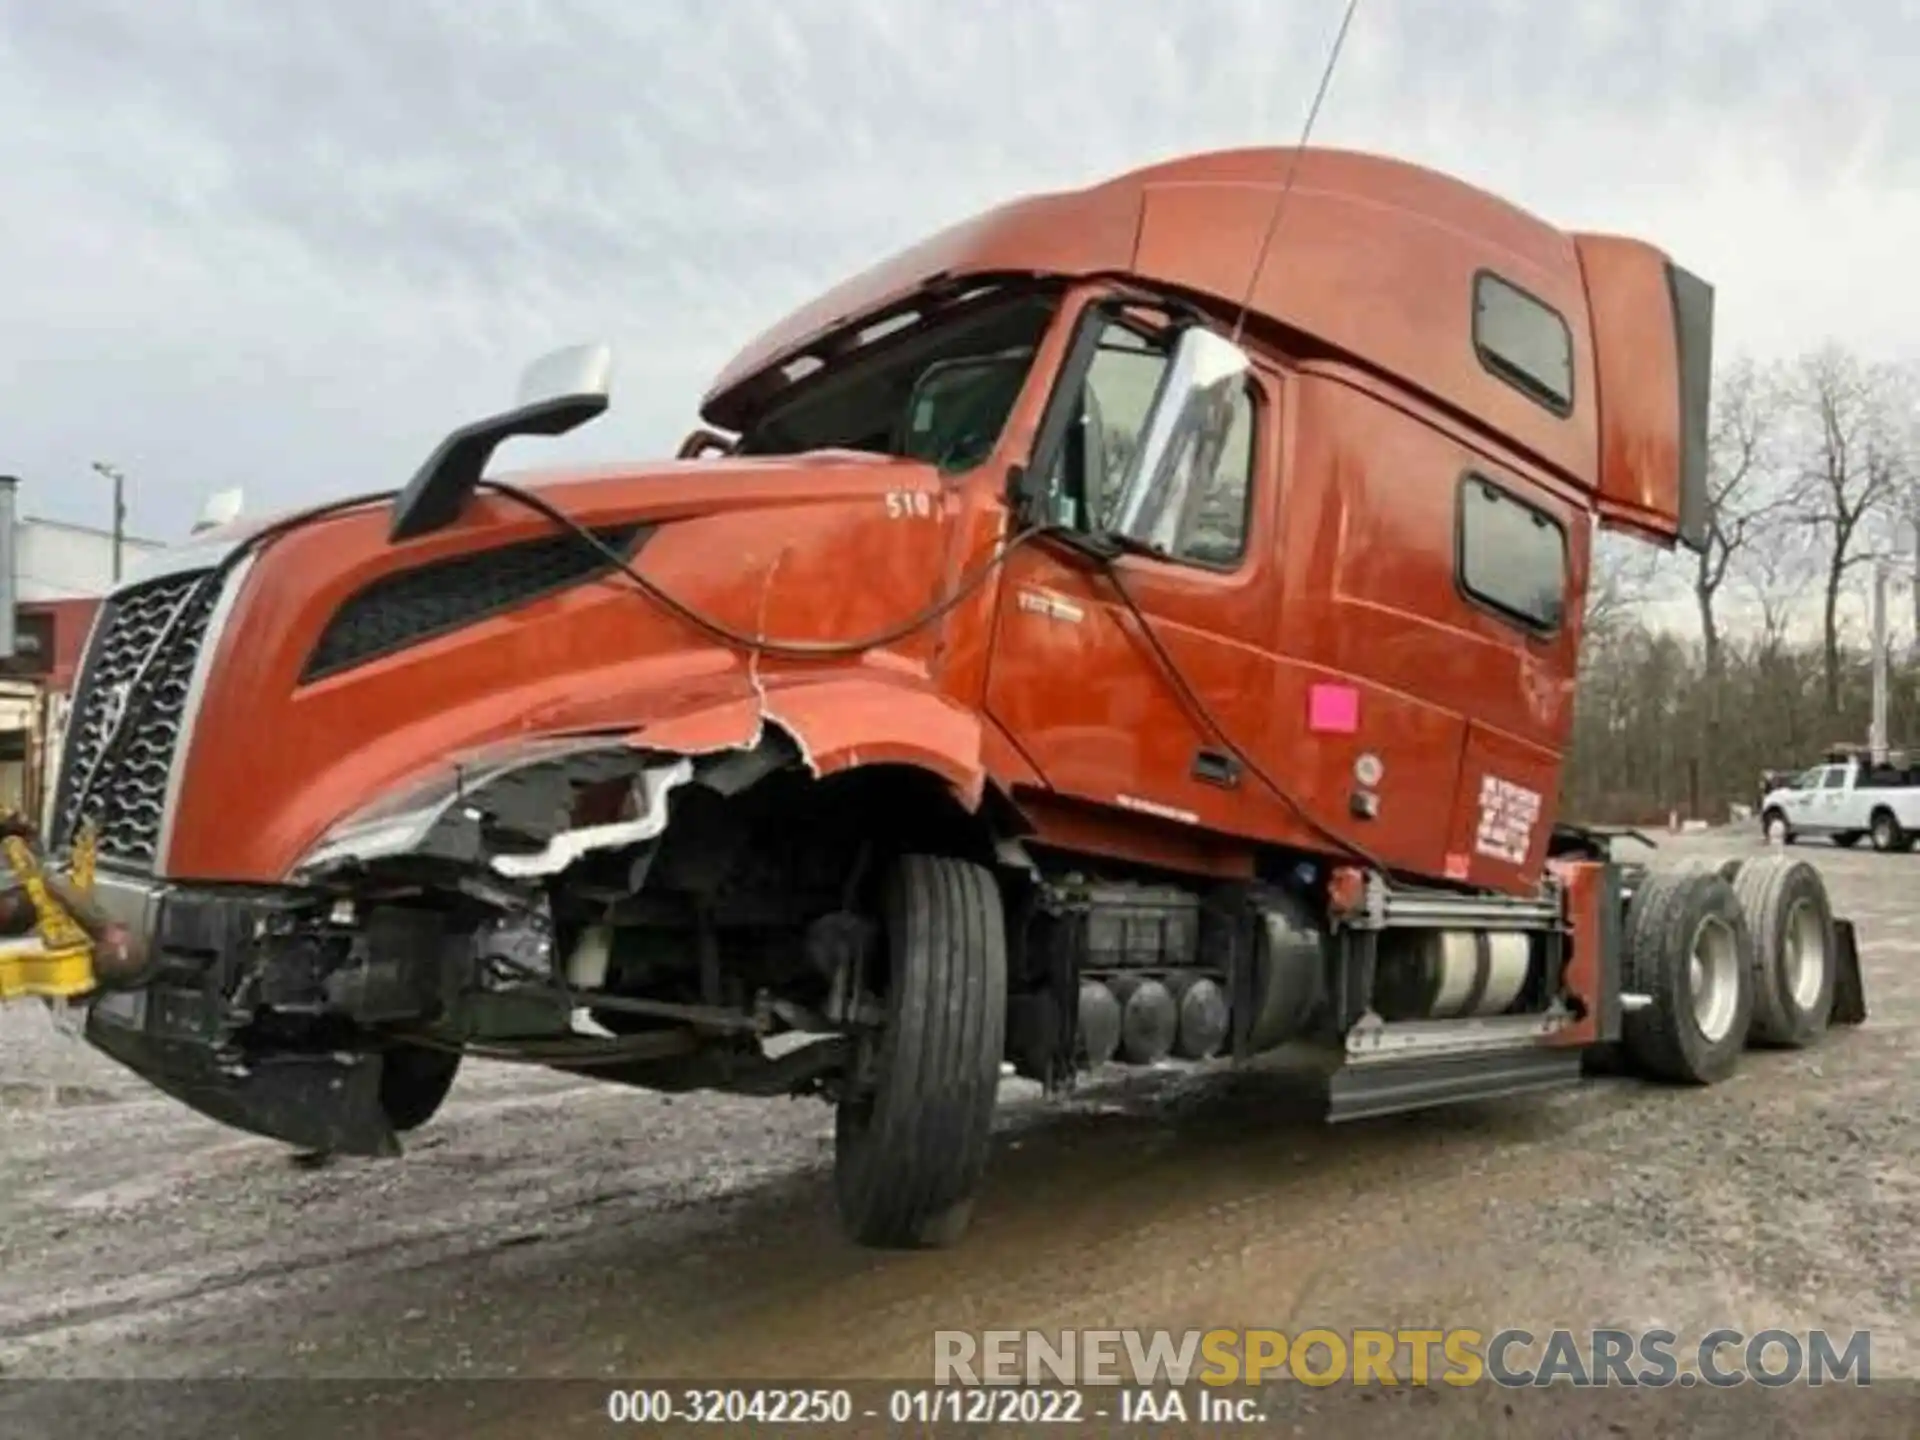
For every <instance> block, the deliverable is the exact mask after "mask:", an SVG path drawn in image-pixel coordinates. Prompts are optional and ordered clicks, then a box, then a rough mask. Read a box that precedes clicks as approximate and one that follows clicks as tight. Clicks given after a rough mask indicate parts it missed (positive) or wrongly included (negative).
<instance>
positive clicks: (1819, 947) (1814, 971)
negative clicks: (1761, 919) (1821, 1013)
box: [1781, 900, 1827, 1010]
mask: <svg viewBox="0 0 1920 1440" xmlns="http://www.w3.org/2000/svg"><path fill="white" fill-rule="evenodd" d="M1782 948H1783V949H1784V951H1785V954H1784V955H1782V957H1781V968H1782V969H1783V970H1784V971H1785V974H1786V982H1787V993H1788V994H1789V995H1791V996H1792V997H1793V1003H1794V1004H1795V1005H1797V1006H1799V1008H1800V1009H1802V1010H1811V1009H1813V1007H1814V1005H1815V1004H1817V1003H1818V1002H1819V999H1820V986H1821V983H1822V982H1823V981H1824V980H1825V979H1826V971H1827V927H1826V926H1824V925H1822V924H1821V923H1820V912H1819V911H1818V910H1816V909H1814V907H1813V905H1812V903H1811V902H1810V901H1806V900H1796V901H1794V903H1793V908H1792V909H1790V910H1789V911H1788V912H1787V926H1786V936H1785V944H1784V946H1783V947H1782Z"/></svg>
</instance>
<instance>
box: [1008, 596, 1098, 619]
mask: <svg viewBox="0 0 1920 1440" xmlns="http://www.w3.org/2000/svg"><path fill="white" fill-rule="evenodd" d="M1019 603H1020V608H1021V609H1022V610H1024V611H1026V612H1027V613H1028V614H1029V615H1045V616H1046V617H1047V618H1048V619H1050V620H1064V621H1066V622H1067V623H1068V624H1069V625H1078V624H1079V623H1080V622H1081V621H1082V620H1084V619H1086V618H1087V612H1086V611H1084V610H1082V609H1081V608H1080V607H1079V606H1078V605H1076V604H1074V603H1073V601H1071V600H1069V599H1067V598H1066V597H1065V596H1064V595H1055V594H1053V593H1052V592H1050V591H1047V590H1022V591H1021V592H1020V599H1019Z"/></svg>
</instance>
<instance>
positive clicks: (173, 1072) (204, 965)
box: [85, 871, 400, 1155]
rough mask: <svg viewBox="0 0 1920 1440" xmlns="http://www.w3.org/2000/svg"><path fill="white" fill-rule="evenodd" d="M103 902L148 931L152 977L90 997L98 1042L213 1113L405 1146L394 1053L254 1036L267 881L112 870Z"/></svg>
mask: <svg viewBox="0 0 1920 1440" xmlns="http://www.w3.org/2000/svg"><path fill="white" fill-rule="evenodd" d="M94 895H95V898H96V899H97V901H98V902H99V904H100V906H101V908H102V909H103V910H105V911H106V912H107V913H108V914H109V915H110V916H112V917H113V918H114V919H116V920H119V921H120V922H121V923H123V924H126V925H127V926H129V927H130V928H131V929H133V930H134V931H135V933H136V934H138V935H140V936H142V937H143V938H144V939H145V940H146V942H147V949H148V953H149V955H150V957H151V959H150V968H149V973H150V974H151V977H152V978H151V979H150V981H149V982H148V983H147V984H146V985H144V986H142V987H141V988H139V989H135V990H122V991H108V992H105V993H103V994H101V995H100V996H99V997H98V998H97V999H95V1000H94V1002H93V1003H92V1004H91V1006H89V1008H88V1012H87V1020H86V1028H85V1034H86V1038H87V1040H88V1041H89V1043H91V1044H92V1045H93V1046H94V1047H95V1048H97V1049H99V1050H100V1051H102V1052H103V1053H105V1054H106V1055H108V1056H111V1057H112V1058H113V1059H115V1060H117V1061H119V1062H120V1063H121V1064H122V1065H125V1066H126V1067H127V1068H128V1069H130V1070H132V1071H133V1072H134V1073H135V1074H137V1075H139V1076H140V1077H141V1078H142V1079H144V1080H146V1081H147V1082H148V1083H150V1084H152V1085H153V1086H155V1087H156V1088H157V1089H159V1090H162V1091H164V1092H165V1093H167V1094H169V1095H171V1096H173V1097H174V1098H175V1099H177V1100H180V1101H182V1102H183V1103H185V1104H186V1105H189V1106H191V1107H192V1108H193V1109H195V1110H198V1111H199V1112H200V1113H201V1114H203V1115H206V1116H208V1117H210V1118H211V1119H214V1120H218V1121H220V1122H221V1123H223V1124H226V1125H231V1126H233V1127H235V1128H236V1129H240V1130H246V1131H250V1132H251V1133H253V1134H256V1135H263V1136H266V1137H268V1138H270V1139H274V1140H281V1141H285V1142H286V1143H287V1144H289V1145H294V1146H298V1147H300V1148H302V1149H311V1150H328V1151H336V1152H339V1153H342V1154H352V1155H394V1154H397V1153H399V1148H400V1146H399V1142H398V1140H397V1139H396V1137H395V1135H394V1132H393V1127H392V1125H391V1124H390V1123H389V1121H388V1119H387V1114H386V1111H385V1108H384V1107H383V1106H382V1104H381V1100H380V1071H381V1065H382V1057H381V1056H380V1055H379V1054H378V1053H377V1052H362V1051H345V1050H305V1049H302V1050H280V1049H275V1050H272V1051H265V1052H263V1051H261V1050H260V1049H257V1048H249V1047H247V1046H246V1045H244V1044H243V1043H242V1039H241V1032H243V1031H244V1030H245V1028H246V1026H247V1024H248V1022H249V1020H250V1019H251V1014H250V1011H249V1009H248V1006H247V1004H246V1001H245V999H244V997H243V994H242V991H243V982H244V980H245V978H246V975H247V972H248V970H249V968H250V967H251V964H252V961H253V959H254V956H255V954H256V953H257V948H258V946H259V945H260V944H262V943H263V931H264V929H265V924H266V922H267V920H268V919H269V917H270V916H272V915H273V914H274V913H275V911H276V910H277V909H278V908H280V907H279V906H278V905H277V904H276V903H275V901H274V899H273V897H272V896H270V895H266V894H261V893H259V892H248V891H233V892H227V891H221V890H213V889H203V888H185V887H176V886H164V885H154V884H152V883H149V882H144V881H141V880H138V879H131V878H128V877H125V876H117V875H113V874H110V873H108V872H104V871H103V872H101V873H100V874H99V875H98V876H97V877H96V878H95V882H94Z"/></svg>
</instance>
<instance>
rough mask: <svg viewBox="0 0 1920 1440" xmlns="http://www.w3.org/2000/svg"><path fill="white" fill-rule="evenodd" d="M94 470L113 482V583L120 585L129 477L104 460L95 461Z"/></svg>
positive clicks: (125, 534) (124, 545) (125, 539)
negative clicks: (121, 553)
mask: <svg viewBox="0 0 1920 1440" xmlns="http://www.w3.org/2000/svg"><path fill="white" fill-rule="evenodd" d="M93 468H94V469H95V470H96V471H97V472H98V473H100V474H101V475H104V476H106V478H107V479H109V480H111V481H112V482H113V583H114V584H115V585H118V584H119V583H120V552H121V551H122V550H124V549H125V548H126V541H127V477H126V476H125V475H123V474H121V473H120V469H119V467H118V466H115V465H109V464H107V463H106V461H104V460H96V461H94V462H93Z"/></svg>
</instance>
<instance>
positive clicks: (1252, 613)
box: [986, 304, 1279, 830]
mask: <svg viewBox="0 0 1920 1440" xmlns="http://www.w3.org/2000/svg"><path fill="white" fill-rule="evenodd" d="M1166 321H1167V317H1166V316H1164V315H1158V314H1156V313H1154V312H1152V311H1148V310H1142V309H1141V308H1140V307H1138V306H1137V305H1128V306H1125V307H1122V306H1120V305H1117V304H1115V305H1095V306H1092V307H1089V309H1088V311H1087V312H1086V313H1085V314H1084V315H1083V316H1082V317H1081V320H1080V322H1079V328H1078V331H1077V333H1076V335H1075V338H1074V341H1073V344H1072V346H1071V347H1070V350H1069V354H1068V357H1067V361H1066V363H1065V365H1064V366H1063V368H1062V372H1061V380H1060V388H1059V390H1058V391H1057V392H1056V393H1055V395H1054V396H1053V398H1052V401H1051V402H1050V403H1049V406H1048V408H1047V411H1046V413H1045V416H1044V417H1043V419H1042V422H1041V425H1040V429H1039V432H1038V437H1037V439H1036V442H1035V448H1034V451H1033V454H1032V463H1031V466H1030V469H1029V475H1030V476H1031V477H1033V479H1034V480H1035V481H1036V482H1037V483H1036V484H1035V486H1034V489H1035V491H1036V492H1038V493H1039V494H1040V495H1042V496H1043V497H1044V499H1043V500H1042V502H1041V503H1043V504H1044V506H1045V507H1046V509H1047V510H1048V512H1049V513H1050V514H1051V516H1052V517H1053V518H1054V519H1055V520H1056V521H1058V522H1059V523H1060V524H1061V525H1062V526H1063V527H1064V528H1065V529H1066V530H1067V532H1068V534H1067V536H1066V537H1064V539H1062V540H1056V539H1054V538H1048V539H1044V540H1042V541H1039V542H1036V543H1031V544H1028V545H1025V546H1022V547H1021V548H1020V549H1018V550H1016V551H1015V552H1014V554H1013V555H1012V556H1011V557H1010V558H1009V560H1008V561H1007V563H1006V565H1005V567H1004V569H1003V572H1002V581H1001V584H1002V592H1001V595H1000V602H999V604H998V606H997V617H996V621H995V626H996V633H995V635H994V643H993V647H992V656H991V660H990V662H989V669H988V675H987V686H986V704H987V709H988V712H989V713H990V714H991V715H992V716H993V717H994V718H995V719H996V720H997V721H998V722H999V723H1000V724H1001V725H1002V726H1003V727H1004V728H1005V729H1006V730H1007V732H1008V733H1009V734H1010V736H1011V737H1012V738H1013V740H1014V741H1015V743H1016V744H1018V745H1019V746H1020V748H1021V749H1022V750H1023V751H1024V752H1025V753H1026V755H1027V757H1028V759H1029V760H1030V761H1031V762H1032V763H1033V765H1034V766H1035V768H1036V769H1037V770H1038V771H1039V772H1040V774H1041V775H1042V777H1043V778H1044V779H1045V780H1046V781H1047V783H1048V784H1049V785H1050V786H1051V787H1053V788H1054V789H1055V790H1056V791H1058V792H1060V793H1061V794H1063V795H1067V796H1071V797H1074V798H1077V799H1082V800H1086V801H1091V802H1094V803H1096V804H1100V805H1105V806H1117V807H1120V808H1123V809H1127V810H1131V811H1135V812H1137V813H1142V814H1147V815H1155V816H1158V817H1160V818H1162V819H1165V820H1168V821H1171V822H1174V823H1178V824H1186V825H1196V824H1197V825H1204V826H1209V827H1215V828H1220V829H1228V830H1232V829H1239V828H1243V827H1244V826H1245V824H1246V819H1247V815H1246V812H1247V805H1248V799H1247V797H1248V794H1249V790H1250V788H1251V785H1252V782H1251V781H1250V780H1249V779H1248V777H1246V776H1244V775H1242V774H1241V769H1242V766H1241V762H1240V760H1239V759H1238V758H1236V755H1235V751H1236V749H1239V750H1240V751H1241V752H1242V753H1254V752H1255V751H1256V750H1257V748H1258V747H1259V746H1260V745H1261V743H1262V739H1263V736H1264V734H1265V733H1266V732H1267V731H1269V730H1270V728H1271V727H1270V724H1269V723H1268V722H1269V721H1270V716H1268V715H1267V713H1266V708H1265V706H1264V705H1263V700H1262V697H1263V696H1267V695H1269V694H1271V692H1272V688H1273V670H1274V664H1275V661H1274V657H1273V653H1272V637H1273V635H1274V633H1275V613H1274V607H1275V603H1276V596H1277V585H1276V583H1275V575H1276V566H1275V563H1274V558H1273V557H1274V553H1275V550H1276V548H1277V547H1276V546H1275V545H1274V543H1273V527H1274V525H1275V517H1274V514H1273V511H1274V506H1273V504H1272V497H1271V495H1270V494H1268V493H1267V487H1265V486H1263V485H1262V484H1261V483H1260V482H1261V480H1262V479H1264V478H1265V477H1270V476H1272V475H1274V474H1275V473H1276V472H1277V470H1278V468H1279V467H1278V456H1277V438H1276V437H1277V435H1278V426H1277V424H1276V419H1277V415H1278V399H1279V390H1278V386H1277V384H1276V383H1275V382H1274V380H1273V379H1272V377H1268V376H1265V375H1262V374H1261V373H1259V372H1257V371H1256V372H1253V373H1251V374H1248V375H1245V376H1244V377H1243V378H1242V380H1241V382H1240V383H1238V384H1237V386H1236V387H1232V388H1231V390H1230V393H1229V392H1228V391H1226V390H1223V391H1222V395H1223V397H1224V398H1225V401H1226V403H1228V404H1230V405H1231V407H1232V408H1231V413H1230V415H1229V416H1226V417H1224V420H1225V423H1224V424H1223V426H1222V427H1221V431H1220V435H1221V437H1222V438H1218V439H1217V440H1215V441H1212V442H1209V443H1208V444H1207V445H1206V447H1205V448H1204V451H1196V452H1194V453H1193V454H1192V455H1190V456H1189V460H1190V465H1189V469H1188V470H1187V471H1186V472H1184V473H1183V474H1182V475H1181V476H1180V477H1179V483H1177V484H1175V485H1174V486H1173V487H1171V489H1170V490H1168V491H1166V492H1165V493H1166V494H1170V495H1172V496H1173V497H1174V498H1173V508H1172V509H1171V510H1169V512H1168V513H1167V514H1166V515H1165V516H1164V517H1162V518H1163V520H1164V523H1163V524H1162V525H1161V526H1160V533H1161V534H1162V535H1163V536H1164V540H1165V544H1164V547H1163V548H1162V550H1161V551H1160V552H1159V553H1154V554H1141V553H1125V554H1120V555H1118V556H1117V557H1116V558H1113V559H1112V561H1111V578H1109V574H1108V568H1107V566H1106V565H1103V564H1102V563H1101V562H1100V561H1098V560H1095V559H1092V558H1090V557H1089V556H1088V555H1086V554H1076V553H1075V552H1074V549H1073V546H1072V539H1073V537H1074V536H1076V535H1077V536H1086V537H1094V536H1097V535H1098V533H1099V532H1103V531H1105V530H1106V529H1107V528H1108V527H1109V525H1110V523H1111V522H1113V521H1114V520H1115V519H1116V518H1117V517H1116V515H1115V513H1114V510H1115V506H1116V504H1117V503H1118V501H1119V499H1120V495H1119V488H1118V487H1119V484H1120V481H1121V478H1122V476H1123V475H1124V474H1125V473H1126V471H1127V468H1128V464H1129V462H1130V460H1131V459H1132V458H1133V456H1134V452H1135V448H1136V447H1137V446H1138V445H1139V444H1140V442H1141V434H1142V427H1143V425H1144V424H1145V422H1146V420H1147V418H1148V416H1149V413H1150V411H1151V410H1152V409H1153V407H1154V404H1155V399H1156V396H1157V395H1158V394H1160V393H1161V391H1162V389H1163V388H1164V387H1166V386H1167V385H1168V384H1169V383H1170V377H1169V373H1168V372H1169V366H1170V361H1171V352H1170V348H1169V340H1170V336H1169V335H1168V332H1167V324H1166ZM1196 702H1197V703H1196ZM1208 717H1211V721H1212V722H1215V723H1217V725H1218V727H1219V729H1222V730H1224V731H1226V732H1227V737H1228V738H1227V739H1226V740H1223V739H1222V737H1221V736H1220V735H1219V734H1218V733H1216V732H1215V728H1214V724H1213V723H1209V718H1208ZM1256 763H1258V762H1256Z"/></svg>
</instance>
